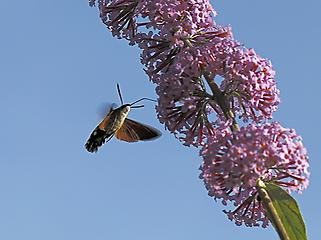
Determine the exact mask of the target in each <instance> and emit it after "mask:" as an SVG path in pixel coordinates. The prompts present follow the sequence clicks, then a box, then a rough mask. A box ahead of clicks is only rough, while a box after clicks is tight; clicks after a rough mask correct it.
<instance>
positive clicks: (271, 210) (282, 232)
mask: <svg viewBox="0 0 321 240" xmlns="http://www.w3.org/2000/svg"><path fill="white" fill-rule="evenodd" d="M265 188H266V186H265V184H264V182H263V181H262V180H261V179H259V180H258V181H257V189H258V192H259V195H260V198H261V201H262V203H263V206H264V209H265V211H266V213H267V215H268V218H269V219H270V221H271V223H272V224H273V226H274V228H275V230H276V232H277V233H278V235H279V237H280V239H282V240H291V239H290V238H289V236H288V234H287V232H286V229H285V227H284V225H283V223H282V221H281V219H280V217H279V215H278V213H277V211H276V209H275V207H274V206H273V203H272V199H271V198H270V196H269V194H268V192H267V191H266V189H265Z"/></svg>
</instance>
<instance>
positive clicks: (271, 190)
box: [257, 180, 307, 240]
mask: <svg viewBox="0 0 321 240" xmlns="http://www.w3.org/2000/svg"><path fill="white" fill-rule="evenodd" d="M257 187H258V191H259V195H260V198H261V200H262V203H263V206H264V209H265V211H266V212H267V215H268V217H269V220H270V221H271V223H272V224H273V226H274V228H275V229H276V231H277V232H278V234H279V237H280V239H288V240H306V239H307V235H306V229H305V224H304V220H303V217H302V215H301V212H300V209H299V206H298V204H297V203H296V201H295V199H294V198H293V197H291V196H290V195H289V194H288V193H287V192H286V191H285V190H283V189H282V188H281V187H279V186H277V185H275V184H273V183H264V182H263V181H262V180H259V181H258V184H257Z"/></svg>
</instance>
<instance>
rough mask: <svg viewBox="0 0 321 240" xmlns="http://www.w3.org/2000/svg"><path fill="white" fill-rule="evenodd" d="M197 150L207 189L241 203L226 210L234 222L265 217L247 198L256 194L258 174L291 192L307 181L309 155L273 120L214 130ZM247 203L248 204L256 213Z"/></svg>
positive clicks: (291, 132) (298, 139)
mask: <svg viewBox="0 0 321 240" xmlns="http://www.w3.org/2000/svg"><path fill="white" fill-rule="evenodd" d="M200 155H201V156H202V157H203V164H202V166H201V168H200V169H201V171H202V172H201V175H200V178H201V179H203V181H204V184H205V187H206V189H207V190H208V194H209V195H210V196H212V197H214V198H215V199H222V201H223V202H224V203H226V202H228V201H230V202H232V203H234V205H235V206H239V207H238V209H237V210H235V211H233V212H226V213H228V216H229V218H231V219H233V220H235V222H236V224H239V223H242V222H243V223H245V224H246V225H249V226H256V224H255V223H254V222H253V223H250V222H249V221H252V220H255V221H256V220H257V221H259V219H260V221H263V223H264V220H262V219H263V217H262V214H264V210H263V208H258V207H257V206H256V207H255V206H254V205H253V204H254V203H253V202H251V201H250V202H248V203H247V204H245V203H246V202H247V201H249V200H248V199H252V201H254V200H255V199H256V196H257V189H256V182H257V180H258V179H259V178H260V179H262V180H263V181H265V182H273V183H274V184H277V185H279V186H281V187H283V188H285V190H287V191H288V192H289V193H291V191H296V192H298V193H301V192H302V191H303V190H304V189H305V188H306V187H307V186H308V184H309V181H308V178H309V175H310V173H309V171H308V167H309V163H308V157H307V152H306V149H305V148H304V146H303V144H302V139H301V137H300V136H299V135H297V134H296V133H295V131H294V130H293V129H287V128H283V127H282V126H281V125H280V124H279V123H277V122H273V123H266V124H264V125H248V126H246V127H242V128H241V129H240V130H239V131H237V132H235V133H233V134H232V133H228V134H225V135H224V136H216V138H214V139H209V141H208V142H207V143H206V144H205V145H204V147H203V149H202V150H201V152H200ZM281 179H282V181H280V180H281ZM251 204H252V205H251ZM245 208H248V209H252V210H251V211H252V212H253V214H254V215H253V214H249V213H247V211H250V210H246V209H245ZM259 211H261V213H259ZM241 212H242V214H241ZM252 216H255V217H252ZM249 218H251V219H249ZM247 223H248V224H247Z"/></svg>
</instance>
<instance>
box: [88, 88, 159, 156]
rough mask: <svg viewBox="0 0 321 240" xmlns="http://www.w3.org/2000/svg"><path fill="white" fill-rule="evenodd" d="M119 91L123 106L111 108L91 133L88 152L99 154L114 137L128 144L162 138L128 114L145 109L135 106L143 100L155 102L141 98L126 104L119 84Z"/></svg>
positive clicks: (151, 128)
mask: <svg viewBox="0 0 321 240" xmlns="http://www.w3.org/2000/svg"><path fill="white" fill-rule="evenodd" d="M117 91H118V95H119V98H120V102H121V106H120V107H119V108H115V109H113V107H111V108H110V110H109V112H108V113H107V115H106V116H105V118H104V119H103V120H102V121H101V122H100V123H99V124H98V126H97V127H96V128H95V129H94V131H93V132H92V133H91V135H90V137H89V139H88V140H87V142H86V144H85V148H86V149H87V151H88V152H91V153H93V152H97V151H98V148H99V147H100V146H102V145H103V144H104V143H105V142H108V141H109V140H110V139H112V137H113V136H115V137H116V138H117V139H119V140H122V141H126V142H137V141H146V140H153V139H155V138H158V137H159V136H161V132H160V131H158V130H157V129H155V128H153V127H151V126H148V125H146V124H142V123H139V122H136V121H134V120H131V119H129V118H127V116H128V113H129V111H130V110H131V109H132V108H141V107H144V105H138V106H134V104H136V103H138V102H140V101H143V100H149V101H155V100H153V99H149V98H141V99H139V100H137V101H135V102H133V103H130V104H124V103H123V98H122V95H121V92H120V87H119V84H117Z"/></svg>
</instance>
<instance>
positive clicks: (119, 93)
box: [117, 83, 124, 105]
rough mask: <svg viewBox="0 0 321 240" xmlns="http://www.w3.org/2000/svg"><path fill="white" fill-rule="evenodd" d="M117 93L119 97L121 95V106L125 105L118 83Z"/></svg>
mask: <svg viewBox="0 0 321 240" xmlns="http://www.w3.org/2000/svg"><path fill="white" fill-rule="evenodd" d="M117 92H118V95H119V98H120V102H121V105H124V101H123V98H122V96H121V92H120V87H119V84H118V83H117Z"/></svg>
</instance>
